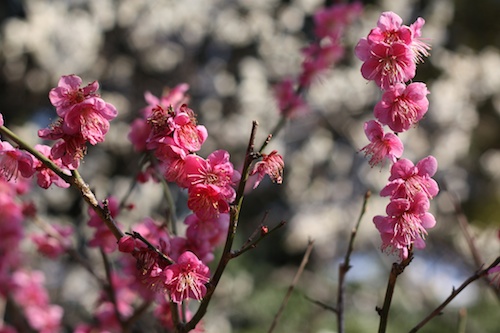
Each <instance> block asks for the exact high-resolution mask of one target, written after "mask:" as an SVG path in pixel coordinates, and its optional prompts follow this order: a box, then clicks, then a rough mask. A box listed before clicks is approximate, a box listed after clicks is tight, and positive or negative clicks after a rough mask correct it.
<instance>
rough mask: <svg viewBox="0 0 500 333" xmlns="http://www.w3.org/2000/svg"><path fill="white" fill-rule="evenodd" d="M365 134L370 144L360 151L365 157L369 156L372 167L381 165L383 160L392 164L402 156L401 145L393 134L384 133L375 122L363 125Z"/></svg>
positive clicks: (371, 121)
mask: <svg viewBox="0 0 500 333" xmlns="http://www.w3.org/2000/svg"><path fill="white" fill-rule="evenodd" d="M364 127H365V134H366V136H367V137H368V139H369V140H370V143H369V144H368V145H366V146H364V147H363V148H361V151H363V152H364V153H365V155H366V156H370V161H369V162H368V163H370V165H371V166H372V167H373V166H375V165H377V164H379V163H381V162H382V161H383V160H384V159H386V158H387V159H388V160H390V161H391V162H392V163H394V162H396V160H397V159H398V158H400V157H401V156H402V155H403V149H404V148H403V143H402V142H401V140H400V139H399V138H398V137H397V136H396V135H394V134H393V133H385V134H384V130H383V129H382V125H381V124H380V123H379V122H377V121H375V120H370V121H367V122H366V123H365V125H364Z"/></svg>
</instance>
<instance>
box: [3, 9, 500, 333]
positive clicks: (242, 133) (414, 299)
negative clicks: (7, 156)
mask: <svg viewBox="0 0 500 333" xmlns="http://www.w3.org/2000/svg"><path fill="white" fill-rule="evenodd" d="M363 3H364V5H365V9H364V13H363V15H362V18H361V19H360V20H359V21H358V22H357V23H356V24H354V25H353V27H352V29H350V30H349V31H348V32H347V35H346V36H345V46H346V48H347V52H346V58H345V59H344V60H343V61H342V62H341V63H340V64H338V65H337V66H336V67H335V68H333V69H332V70H329V71H327V72H326V73H324V74H323V75H321V77H319V78H318V79H317V80H316V82H315V83H314V84H313V86H312V88H311V89H310V90H309V91H308V92H307V93H306V95H305V96H306V99H307V101H308V103H309V104H310V106H311V109H312V111H311V113H310V114H308V115H306V116H303V117H299V118H297V119H295V120H293V121H292V122H289V123H287V125H286V126H285V128H284V130H283V131H282V132H281V133H280V134H279V135H278V136H276V137H275V138H274V139H273V140H272V142H271V144H270V147H269V148H270V149H278V150H279V151H280V152H281V153H282V154H283V156H284V157H285V163H286V169H285V178H284V182H283V184H282V185H274V184H271V183H270V182H268V181H264V182H263V183H262V184H261V185H260V187H259V188H258V189H257V190H255V191H253V192H251V193H249V194H248V196H247V197H246V199H245V200H246V201H245V203H244V208H243V214H242V218H241V222H240V229H239V232H238V234H239V238H238V240H237V245H239V244H242V242H244V241H245V240H246V239H247V238H248V236H249V235H250V234H251V233H252V232H253V230H254V229H255V228H256V227H257V226H258V225H259V224H260V223H261V222H262V219H263V218H264V215H265V212H268V215H267V217H266V220H265V223H266V224H268V225H270V226H272V225H275V224H277V223H278V222H280V221H281V220H285V221H287V225H286V227H285V228H283V229H281V231H279V232H278V233H275V234H274V235H272V236H271V237H270V238H269V239H268V240H267V241H264V242H262V243H261V244H260V245H259V247H258V248H257V249H255V250H253V251H250V252H249V253H247V254H246V255H244V256H242V257H240V258H239V259H238V260H234V261H233V262H231V264H230V265H229V269H228V272H227V273H226V275H225V276H224V278H223V280H222V282H221V285H220V288H219V289H218V290H217V293H216V299H215V301H214V303H213V304H212V305H211V307H210V308H209V312H208V314H207V316H206V320H205V323H206V328H207V332H218V333H226V332H227V333H229V332H241V333H253V332H264V331H266V330H267V328H268V327H269V325H270V323H271V321H272V318H273V316H274V315H275V313H276V311H277V309H278V307H279V304H280V302H281V300H282V298H283V296H284V294H285V292H286V289H287V287H288V285H289V284H290V283H291V281H292V279H293V276H294V274H295V272H296V270H297V267H298V264H299V263H300V260H301V258H302V255H303V253H304V250H305V248H306V245H307V242H308V240H309V239H312V240H314V242H315V245H314V250H313V254H312V257H311V260H310V262H309V264H308V266H307V269H306V271H305V272H304V275H303V276H302V278H301V280H300V282H299V284H298V286H297V290H296V292H295V293H294V294H293V296H292V299H291V301H290V304H289V306H288V307H287V308H286V311H285V313H284V315H283V317H282V319H281V321H280V324H279V326H278V328H277V329H276V332H298V333H302V332H304V333H306V332H311V333H312V332H318V333H327V332H335V331H336V324H335V315H334V314H333V313H332V312H329V311H327V310H325V309H323V308H321V307H318V306H317V305H315V304H313V303H311V301H309V300H307V298H306V297H304V296H307V297H309V298H312V299H315V300H318V301H321V302H324V303H328V304H332V305H335V299H336V288H337V282H338V278H337V270H338V265H339V263H340V262H341V260H342V258H343V256H344V254H345V250H346V248H347V240H348V235H349V232H350V229H351V228H352V227H353V225H354V223H355V221H356V219H357V217H358V215H359V212H360V209H361V205H362V201H363V196H364V193H365V192H366V191H367V190H371V191H372V192H373V194H374V195H373V196H372V198H371V199H370V201H369V203H368V211H367V213H366V215H365V216H364V218H363V220H362V223H361V229H360V231H359V234H358V237H357V239H356V244H355V253H354V254H353V258H352V260H353V261H352V265H353V267H352V269H351V270H350V271H349V273H348V275H347V283H348V284H347V295H346V302H347V303H346V327H347V332H373V331H375V330H376V329H377V327H378V315H377V313H376V312H375V307H376V306H381V305H382V302H383V297H384V293H385V286H386V281H387V276H388V274H389V271H390V267H391V264H392V262H393V261H394V258H390V257H387V256H386V255H385V254H383V253H381V252H380V249H379V247H380V238H379V235H378V233H377V231H376V229H375V227H374V226H373V224H372V222H371V219H372V217H373V216H374V215H377V214H383V212H384V209H385V206H386V204H387V200H386V198H379V197H378V195H377V193H378V191H379V190H380V189H381V188H382V187H383V186H384V184H385V183H386V181H387V177H388V175H389V173H388V169H387V168H370V167H369V165H368V163H367V161H366V160H365V158H364V156H363V154H360V153H359V149H360V148H361V147H363V146H364V145H365V144H366V143H367V141H366V138H365V136H364V133H363V130H362V128H363V126H362V124H363V122H364V121H366V120H368V119H370V118H371V117H372V115H371V112H372V108H373V106H374V104H375V103H376V102H377V99H378V98H379V97H380V92H379V90H378V88H377V87H376V86H375V85H374V84H371V83H367V82H366V81H365V80H364V79H363V78H362V77H361V74H360V70H359V69H360V65H361V64H360V62H359V61H358V60H356V59H355V57H354V56H353V52H352V50H353V47H354V45H355V44H356V42H357V40H359V38H361V37H364V36H366V35H367V33H368V32H369V30H370V29H371V28H372V27H374V26H375V24H376V21H377V19H378V16H379V15H380V13H381V12H382V11H386V10H391V11H394V12H396V13H398V14H399V15H400V16H401V17H402V18H403V19H404V22H405V24H408V25H409V24H411V23H413V22H414V20H415V19H416V18H417V17H419V16H422V17H424V18H425V20H426V24H425V26H424V28H423V37H424V38H425V39H426V40H427V41H428V42H429V43H431V44H432V53H431V57H430V58H428V59H426V60H425V63H424V64H421V65H419V66H418V69H417V77H416V78H415V81H425V82H426V83H427V85H428V87H429V90H430V91H431V95H429V99H430V108H429V112H428V113H427V115H426V117H425V119H424V120H423V121H422V122H421V123H420V124H419V126H418V127H416V128H414V129H412V130H410V131H408V132H407V133H405V134H404V135H402V140H403V141H404V143H405V154H404V156H405V157H406V158H409V159H411V160H413V161H414V162H417V161H418V160H420V159H421V158H422V157H425V156H427V155H429V154H432V155H434V156H435V157H436V158H437V160H438V162H439V171H438V174H437V175H436V179H437V181H438V182H439V184H440V187H441V189H442V191H441V194H440V195H439V196H438V197H437V198H436V199H435V200H433V202H432V208H431V209H432V212H433V213H434V214H435V216H436V219H437V221H438V224H437V226H436V227H435V228H434V229H433V230H431V231H430V233H429V236H428V239H427V248H426V249H425V250H422V251H417V252H416V255H415V259H414V261H413V262H412V264H411V265H410V266H409V267H408V268H407V270H406V271H405V273H404V274H403V275H402V276H401V277H400V280H398V284H397V287H396V291H395V296H394V300H393V307H392V310H391V314H390V325H389V330H388V332H406V331H408V330H409V329H411V328H412V327H413V326H414V325H415V324H416V323H418V322H419V321H420V320H421V319H422V318H423V317H424V316H425V315H426V314H427V313H428V312H429V311H430V310H431V309H433V308H434V307H435V306H436V305H438V304H439V303H440V302H441V301H442V300H444V299H445V298H446V297H447V296H448V295H449V293H450V292H451V290H452V287H453V286H455V287H457V286H458V285H460V284H461V283H462V281H463V280H465V279H466V278H467V277H468V276H469V275H471V274H472V273H473V272H474V271H475V270H476V269H477V268H478V267H477V265H476V264H475V263H474V260H473V259H472V256H471V253H470V250H469V247H468V246H467V244H466V242H465V238H464V236H463V233H462V232H461V231H460V228H459V226H458V222H457V221H458V218H459V217H460V216H459V215H458V214H457V211H456V209H455V204H459V206H460V207H461V209H462V210H463V213H464V216H465V217H466V218H467V220H468V221H469V225H470V228H471V231H472V233H473V235H474V237H475V240H476V243H477V245H478V248H479V249H480V253H481V256H482V257H483V259H484V262H485V263H489V262H491V261H492V260H493V259H494V258H496V256H498V254H499V253H500V240H499V239H498V236H497V235H498V230H499V228H500V222H499V221H500V37H499V36H500V20H499V19H498V17H499V14H500V1H497V0H479V1H466V0H456V1H453V0H432V1H430V0H428V1H416V0H415V1H411V0H385V1H383V0H381V1H363ZM323 5H325V4H324V2H323V1H320V0H288V1H279V0H234V1H229V0H206V1H199V0H198V1H196V0H184V1H175V0H143V1H137V0H121V1H119V0H88V1H85V0H25V1H21V0H4V1H2V2H1V3H0V18H1V26H0V28H1V32H0V112H2V114H3V115H4V118H5V121H6V125H7V126H9V127H11V128H13V129H15V131H16V132H18V133H19V134H20V135H21V136H22V137H24V138H26V139H27V140H28V141H30V142H32V143H33V144H35V143H37V142H38V138H37V136H36V131H37V129H39V128H40V127H45V126H47V125H48V124H49V123H50V122H51V121H52V120H53V119H54V118H55V112H54V110H53V108H52V107H51V105H50V103H49V100H48V97H47V94H48V91H49V90H50V89H51V88H52V87H54V86H55V85H56V84H57V81H58V79H59V77H60V76H61V75H63V74H71V73H74V74H77V75H79V76H81V77H82V78H83V80H84V82H89V81H93V80H98V81H99V82H100V84H101V94H102V96H103V98H104V99H105V100H106V101H108V102H110V103H112V104H114V105H115V106H116V107H117V109H118V110H119V116H118V118H117V119H116V120H114V121H113V123H112V127H111V130H110V133H109V134H108V136H107V140H106V142H105V143H104V144H102V145H100V146H98V147H92V148H91V149H89V153H88V156H87V157H86V158H85V162H84V163H83V165H82V166H81V173H82V175H83V177H84V178H85V179H86V180H87V181H88V182H89V183H90V185H91V187H92V188H93V189H95V191H96V193H97V194H98V196H99V197H100V198H104V197H105V196H107V195H108V194H110V193H112V194H115V195H116V196H118V197H122V196H124V195H125V193H126V192H127V189H128V187H129V185H130V183H131V181H132V179H133V177H134V175H135V174H136V172H137V171H138V162H139V159H140V156H139V155H137V154H136V153H135V152H134V151H133V150H132V148H131V146H130V144H129V141H128V140H127V133H128V131H129V129H128V124H129V123H130V121H131V120H132V119H134V118H135V117H137V116H139V110H140V109H141V108H142V107H143V106H145V101H144V97H143V96H144V92H145V91H151V92H152V93H153V94H155V95H157V96H159V95H161V93H162V90H163V89H164V88H165V87H174V86H175V85H177V84H179V83H183V82H186V83H188V84H189V85H190V90H189V95H190V97H191V102H190V107H191V108H192V109H193V110H195V112H196V113H197V114H198V117H199V122H200V123H201V124H203V125H205V126H206V127H207V129H208V132H209V139H208V141H207V143H206V144H205V146H204V148H203V150H202V151H201V153H200V154H201V155H202V156H206V155H208V154H209V153H210V152H212V151H213V150H215V149H226V150H228V151H229V152H230V153H231V156H232V162H233V163H234V164H235V165H236V166H238V165H241V161H242V158H243V153H244V147H245V146H246V143H247V141H248V135H249V133H250V128H251V122H252V120H257V121H258V122H259V123H260V127H259V133H258V139H257V141H258V142H262V140H263V139H264V138H265V137H266V136H267V134H268V132H269V131H270V130H271V129H272V128H273V126H274V125H275V124H276V123H277V122H278V120H279V114H278V110H277V107H276V102H275V100H274V97H273V94H272V86H273V84H274V83H275V82H278V81H280V80H281V79H283V78H285V77H287V76H294V75H297V74H298V73H299V71H300V63H301V59H302V56H301V53H300V49H301V48H302V47H304V46H306V45H307V44H308V43H310V41H311V38H312V36H313V35H312V32H313V26H312V19H311V15H312V14H313V13H314V12H315V11H316V10H317V9H318V8H320V7H321V6H323ZM172 190H173V191H174V195H175V200H176V203H177V205H178V211H179V215H180V216H181V217H182V216H183V214H184V215H185V214H187V210H186V207H185V206H186V204H185V199H186V194H185V193H183V192H182V191H178V190H177V189H175V188H174V187H173V188H172ZM33 198H34V200H35V201H36V202H37V205H38V207H39V213H40V215H41V216H42V217H43V218H44V219H46V220H49V221H57V222H61V223H72V224H73V225H75V226H77V228H78V232H79V233H78V235H79V237H78V239H77V240H76V242H77V244H80V245H82V244H84V243H85V239H86V237H88V236H89V235H90V233H89V232H90V231H89V230H87V227H86V225H85V221H86V208H85V207H84V205H83V203H82V202H81V200H80V198H78V196H77V195H76V194H75V193H73V192H71V191H65V190H60V189H57V188H51V189H49V190H48V191H41V190H39V191H38V192H36V193H35V194H33ZM129 202H132V203H134V204H135V206H136V208H135V209H134V210H133V211H132V212H130V213H127V214H122V215H120V217H119V221H120V222H122V223H123V224H125V225H127V224H132V223H133V222H135V221H138V220H140V219H141V218H142V217H144V216H153V217H158V218H160V217H161V216H162V214H164V213H165V201H164V199H163V197H162V192H161V188H159V186H157V185H155V184H153V183H150V184H149V183H148V184H145V185H141V186H140V187H139V188H136V189H135V190H134V191H133V192H132V195H131V197H130V198H129ZM462 217H463V216H462ZM26 251H28V253H30V252H29V251H32V252H33V249H32V248H29V246H28V245H27V248H26ZM93 251H94V250H89V249H85V248H84V247H83V246H82V253H84V255H85V256H88V257H89V258H94V257H96V258H98V254H97V253H94V252H93ZM32 254H33V256H32V257H33V258H32V259H31V260H33V266H34V267H36V268H38V269H42V270H44V271H45V272H46V274H47V284H48V287H49V289H50V291H51V295H52V296H53V300H54V301H55V302H57V303H58V304H62V305H63V306H64V307H65V324H66V328H67V329H68V331H71V328H72V327H74V326H73V325H75V324H76V323H77V322H80V321H83V320H86V319H88V318H89V316H90V313H91V310H92V307H93V305H94V304H95V300H96V295H97V291H96V290H94V289H95V286H96V284H95V283H94V282H92V281H91V280H92V278H91V277H90V276H89V275H87V274H86V273H85V272H84V271H83V270H82V269H81V268H80V267H79V266H78V265H77V264H75V263H72V262H71V261H69V260H63V261H61V262H53V261H50V260H47V259H44V258H43V257H40V256H38V255H37V254H36V253H32ZM97 260H98V259H97ZM499 304H500V303H499V300H498V298H496V297H495V295H494V293H493V292H492V291H491V289H490V288H488V287H487V286H486V285H485V283H483V282H482V281H479V282H476V283H475V284H473V285H471V286H469V287H468V288H467V289H466V290H465V291H464V292H463V294H462V295H461V296H459V297H458V298H457V299H456V300H454V301H453V302H452V303H451V304H450V305H449V306H448V307H447V308H446V309H445V311H444V313H443V314H442V315H441V316H439V317H438V318H436V319H434V320H433V321H432V322H431V323H430V324H428V325H427V326H426V327H425V328H424V329H423V330H422V331H423V332H443V333H446V332H457V327H458V326H459V318H460V315H459V314H460V313H461V314H462V315H461V318H463V319H464V320H465V324H466V331H464V332H486V333H488V332H491V333H494V332H498V331H500V323H499V319H498V318H499V314H500V306H499ZM143 325H144V326H142V328H140V327H139V328H138V330H137V332H142V331H146V328H147V329H149V330H148V331H152V330H151V328H148V326H147V322H144V323H143Z"/></svg>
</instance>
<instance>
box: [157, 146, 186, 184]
mask: <svg viewBox="0 0 500 333" xmlns="http://www.w3.org/2000/svg"><path fill="white" fill-rule="evenodd" d="M155 156H156V158H158V160H160V161H161V164H160V166H159V167H160V170H161V171H162V174H163V176H164V177H165V179H166V180H167V181H168V182H174V183H177V185H179V186H180V187H182V188H188V187H189V186H190V181H189V179H188V176H187V173H186V171H185V165H186V157H187V156H188V152H187V151H186V150H185V149H183V148H181V147H178V146H177V145H175V143H174V140H173V139H172V138H166V139H165V140H164V142H162V144H161V145H160V146H159V147H158V149H156V150H155Z"/></svg>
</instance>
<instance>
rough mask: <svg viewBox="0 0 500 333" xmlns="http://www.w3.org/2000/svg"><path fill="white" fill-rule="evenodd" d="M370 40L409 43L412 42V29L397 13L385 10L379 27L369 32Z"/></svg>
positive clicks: (379, 21)
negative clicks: (404, 23)
mask: <svg viewBox="0 0 500 333" xmlns="http://www.w3.org/2000/svg"><path fill="white" fill-rule="evenodd" d="M368 40H369V41H370V42H371V43H379V42H384V43H386V44H391V43H395V42H403V43H404V44H407V45H409V44H410V43H411V42H412V31H411V29H410V28H409V27H408V26H405V25H403V19H402V18H401V17H399V15H397V14H396V13H393V12H383V13H382V14H381V15H380V17H379V19H378V22H377V27H375V28H373V29H372V30H371V31H370V33H369V34H368Z"/></svg>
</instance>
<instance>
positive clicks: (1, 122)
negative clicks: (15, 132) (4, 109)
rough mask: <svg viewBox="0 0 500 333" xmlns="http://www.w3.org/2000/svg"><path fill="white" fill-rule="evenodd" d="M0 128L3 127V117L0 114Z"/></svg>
mask: <svg viewBox="0 0 500 333" xmlns="http://www.w3.org/2000/svg"><path fill="white" fill-rule="evenodd" d="M0 126H3V115H2V114H1V113H0Z"/></svg>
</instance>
